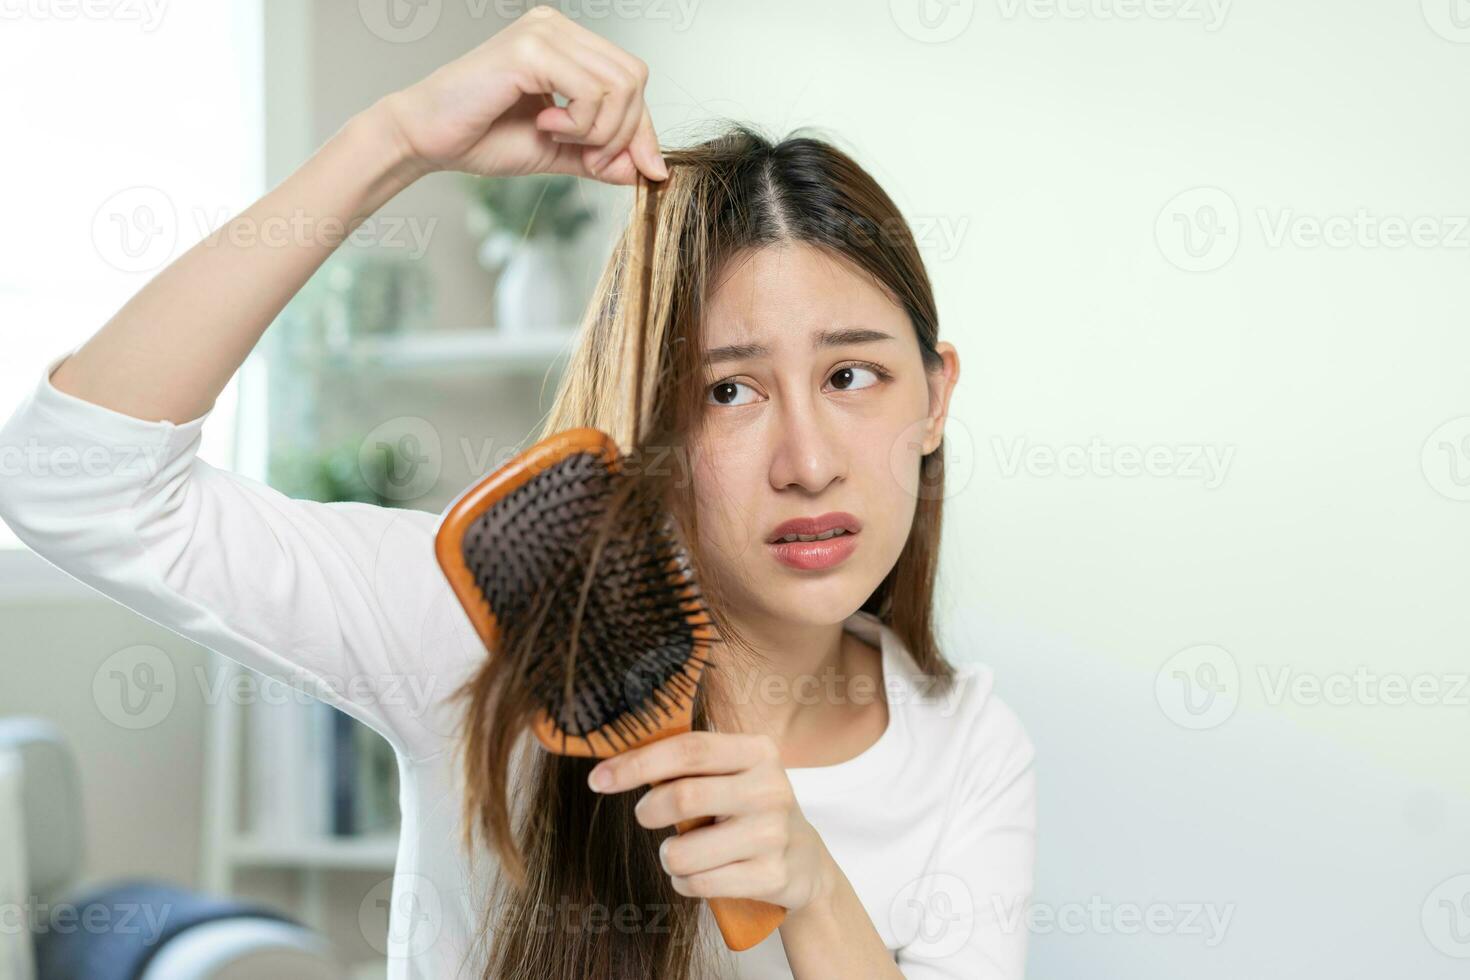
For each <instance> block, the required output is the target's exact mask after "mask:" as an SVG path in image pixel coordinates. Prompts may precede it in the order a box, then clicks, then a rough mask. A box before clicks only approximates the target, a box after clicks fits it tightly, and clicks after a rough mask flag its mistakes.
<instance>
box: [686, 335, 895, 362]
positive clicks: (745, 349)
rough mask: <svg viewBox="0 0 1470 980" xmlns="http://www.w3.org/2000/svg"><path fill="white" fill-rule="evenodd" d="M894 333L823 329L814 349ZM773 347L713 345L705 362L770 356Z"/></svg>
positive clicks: (875, 339) (883, 337)
mask: <svg viewBox="0 0 1470 980" xmlns="http://www.w3.org/2000/svg"><path fill="white" fill-rule="evenodd" d="M892 339H893V334H890V333H884V332H883V331H882V330H874V329H872V328H871V327H846V328H844V329H841V330H823V331H821V332H819V333H818V334H817V335H816V336H815V337H813V338H812V349H813V350H821V349H822V348H824V347H847V346H850V345H852V344H873V343H878V342H879V341H884V340H892ZM770 353H771V348H770V347H768V346H767V345H765V344H726V345H725V346H723V347H712V348H710V349H709V351H707V352H706V353H705V355H704V363H706V364H719V363H722V362H724V361H747V360H754V359H756V358H758V357H769V356H770Z"/></svg>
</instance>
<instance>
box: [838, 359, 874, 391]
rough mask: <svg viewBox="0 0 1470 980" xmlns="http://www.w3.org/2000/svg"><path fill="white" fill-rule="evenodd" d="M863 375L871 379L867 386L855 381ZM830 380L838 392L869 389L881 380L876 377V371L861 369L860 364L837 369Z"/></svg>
mask: <svg viewBox="0 0 1470 980" xmlns="http://www.w3.org/2000/svg"><path fill="white" fill-rule="evenodd" d="M865 374H866V375H870V376H872V378H873V380H872V381H869V382H868V383H867V384H863V383H861V382H860V381H858V380H857V379H859V378H861V377H862V376H863V375H865ZM832 378H833V380H834V384H835V386H836V387H837V389H838V390H839V391H856V390H859V389H861V388H870V387H872V386H873V385H875V384H877V383H878V382H879V381H880V380H882V379H881V378H880V377H879V376H878V372H877V371H875V370H873V369H872V368H870V367H863V366H862V365H861V364H850V365H848V366H847V367H844V368H838V369H837V370H836V371H833V372H832Z"/></svg>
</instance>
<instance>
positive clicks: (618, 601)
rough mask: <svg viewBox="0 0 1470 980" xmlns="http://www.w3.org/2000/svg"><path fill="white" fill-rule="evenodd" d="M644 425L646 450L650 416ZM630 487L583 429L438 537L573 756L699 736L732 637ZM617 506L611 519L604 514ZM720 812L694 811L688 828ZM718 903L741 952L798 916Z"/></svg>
mask: <svg viewBox="0 0 1470 980" xmlns="http://www.w3.org/2000/svg"><path fill="white" fill-rule="evenodd" d="M639 192H640V196H641V199H642V201H643V204H644V208H643V219H644V227H643V229H642V231H643V246H644V247H643V254H642V267H641V269H634V270H633V273H632V275H633V277H634V279H635V281H636V280H637V279H638V278H640V277H641V279H642V281H643V291H642V294H641V296H640V297H638V299H639V300H640V301H641V303H642V304H643V305H642V306H641V308H640V310H639V311H638V312H639V315H640V316H646V311H647V302H648V290H647V281H648V278H649V275H650V261H649V259H650V255H651V242H652V233H653V229H652V226H653V221H652V216H653V214H654V212H655V208H656V190H655V188H654V187H653V186H652V185H651V184H649V183H647V182H645V181H643V180H642V179H641V178H640V183H639ZM640 349H641V345H640ZM639 371H640V373H639V374H638V375H635V377H641V364H640V365H639ZM635 419H636V414H635ZM634 431H635V445H636V431H637V426H636V422H635V426H634ZM629 489H630V483H629V477H628V476H627V475H626V473H625V472H624V468H623V465H622V458H621V457H620V455H619V452H618V448H617V444H616V442H615V441H614V440H613V439H612V437H611V436H609V435H608V434H607V433H605V432H603V431H601V430H599V429H596V428H590V427H587V428H576V429H569V430H567V431H564V432H559V433H556V434H554V435H551V436H548V437H547V438H545V439H542V440H541V441H540V442H538V443H536V444H535V445H533V446H532V447H530V448H529V449H527V450H525V451H523V452H522V453H520V454H519V455H517V456H516V457H515V458H513V459H511V460H510V461H509V462H507V463H506V464H505V465H503V466H501V467H500V468H499V469H497V470H496V471H495V472H493V473H491V474H490V475H488V476H486V477H483V478H482V479H480V480H479V481H478V482H476V483H475V484H473V485H471V486H470V487H469V488H468V489H466V490H465V491H464V492H463V493H461V494H460V495H459V497H458V498H456V499H455V501H454V502H453V503H452V504H451V505H450V506H449V508H448V509H447V510H446V511H445V513H444V516H443V518H442V519H441V521H440V525H439V529H438V531H437V533H436V536H435V553H436V556H437V558H438V561H439V564H440V566H441V567H442V568H443V570H444V573H445V575H446V576H447V578H448V579H449V583H450V585H451V587H452V588H453V590H454V593H455V595H456V596H457V597H458V599H459V601H460V603H461V605H463V606H464V608H465V611H466V612H467V613H468V614H469V618H470V621H471V623H472V624H473V625H474V627H475V630H476V632H477V633H478V634H479V636H480V638H481V640H483V641H484V643H485V647H486V649H487V650H488V651H489V652H490V655H491V656H494V655H495V654H496V652H497V651H498V650H500V649H501V648H502V643H503V642H505V641H506V639H507V636H506V635H507V634H508V633H514V634H515V639H516V641H517V642H518V643H523V644H525V643H529V644H530V647H529V655H528V656H526V657H525V658H524V662H525V663H526V664H527V666H526V668H525V669H526V671H527V676H526V677H525V681H526V683H528V684H529V686H530V689H531V690H532V691H534V693H535V701H536V703H537V707H536V709H535V714H534V718H533V719H532V721H531V723H530V728H531V731H532V732H533V733H534V735H535V737H536V739H537V740H538V741H539V742H540V743H541V745H542V746H544V747H545V748H546V749H547V750H548V751H550V752H554V753H557V754H559V755H567V756H580V757H587V758H607V757H609V756H613V755H617V754H618V753H620V752H626V751H628V750H630V749H633V748H637V747H638V746H640V745H646V744H648V743H650V742H654V741H657V740H658V739H661V738H666V737H668V736H671V735H677V734H680V733H683V732H687V731H689V730H690V728H691V725H692V719H693V711H694V700H695V696H696V694H697V692H698V687H699V682H700V677H701V675H702V673H703V671H704V668H705V666H706V664H707V663H708V657H709V652H710V649H711V644H712V643H713V642H714V641H716V640H717V639H718V638H719V637H718V633H717V631H716V629H715V627H714V623H713V620H712V619H711V617H710V615H709V612H708V609H707V607H706V605H705V603H704V600H703V597H702V594H701V592H700V589H699V587H698V584H697V583H696V582H695V579H694V573H693V569H692V567H691V564H690V561H689V556H688V552H687V551H686V549H685V548H684V546H683V544H682V542H681V540H680V536H679V534H678V532H677V529H676V522H675V521H674V520H673V517H672V515H671V514H669V513H668V511H667V510H666V509H665V508H664V507H663V506H662V505H661V503H659V502H656V501H650V500H645V499H641V498H637V497H633V496H630V495H629V494H628V491H629ZM615 505H621V506H618V511H617V514H616V515H615V522H614V525H613V526H612V527H611V528H610V530H607V529H604V528H603V523H602V522H601V520H600V519H601V518H602V517H604V515H605V514H606V512H607V508H608V507H610V506H615ZM589 568H590V569H591V574H589V571H588V570H589ZM574 627H575V635H576V636H577V637H579V639H578V642H577V644H576V647H577V648H576V649H570V650H569V649H568V644H567V638H568V637H569V636H572V635H573V633H574ZM713 822H714V818H713V817H700V818H695V819H691V820H684V821H680V822H679V823H678V824H677V825H676V827H675V830H676V832H677V833H681V834H682V833H687V832H688V831H690V830H693V829H695V828H697V827H702V826H706V825H708V824H710V823H713ZM709 905H710V911H711V912H712V913H713V915H714V918H715V920H716V922H717V923H718V924H719V928H720V933H721V935H722V936H723V937H724V940H725V945H726V946H728V947H729V948H730V949H733V950H743V949H749V948H750V947H751V946H754V945H755V944H756V943H758V942H760V941H761V940H763V939H764V938H765V937H766V936H768V935H770V934H771V932H773V931H774V930H775V929H776V928H777V927H778V926H779V925H780V924H781V922H782V920H783V919H784V917H785V915H786V910H785V909H784V908H782V907H781V906H779V905H773V904H771V903H768V902H761V901H756V900H754V899H743V898H712V899H709Z"/></svg>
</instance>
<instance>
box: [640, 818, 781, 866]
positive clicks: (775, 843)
mask: <svg viewBox="0 0 1470 980" xmlns="http://www.w3.org/2000/svg"><path fill="white" fill-rule="evenodd" d="M787 837H788V831H787V828H786V820H785V818H784V817H782V816H781V815H779V814H773V813H762V814H752V815H749V816H741V817H732V818H731V819H729V820H722V821H720V822H719V823H713V824H710V825H708V826H705V827H696V828H695V829H694V830H691V831H689V832H688V833H686V834H677V835H675V836H672V837H666V838H665V839H664V842H663V844H661V845H660V846H659V851H658V856H659V862H660V863H661V864H662V865H663V869H664V871H665V872H667V873H668V874H671V875H679V876H685V877H687V876H689V875H695V874H699V873H701V872H704V871H711V870H713V869H715V868H719V867H722V866H724V865H726V864H731V863H733V862H736V861H744V860H746V859H748V858H753V857H756V856H758V855H760V854H765V853H767V852H770V851H775V852H778V853H779V852H782V851H784V850H785V849H786V844H787Z"/></svg>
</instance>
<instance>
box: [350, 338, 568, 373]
mask: <svg viewBox="0 0 1470 980" xmlns="http://www.w3.org/2000/svg"><path fill="white" fill-rule="evenodd" d="M575 337H576V330H574V329H571V328H559V329H556V330H546V331H544V332H539V333H530V334H526V335H519V334H504V333H502V332H500V331H499V330H489V329H485V328H481V327H475V328H466V329H458V330H423V331H416V332H412V333H403V334H389V335H386V336H382V337H359V338H357V339H355V340H353V341H352V344H351V346H350V347H348V348H347V349H345V350H342V351H336V352H332V353H329V354H328V355H327V359H326V363H327V365H328V366H330V367H336V368H352V369H359V370H360V369H372V370H383V371H402V370H452V369H458V370H473V371H499V372H518V371H545V370H546V369H547V368H550V367H551V366H552V365H553V364H555V363H556V361H558V360H559V359H561V358H564V357H566V356H567V355H569V354H570V353H571V350H572V344H573V341H574V339H575Z"/></svg>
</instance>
